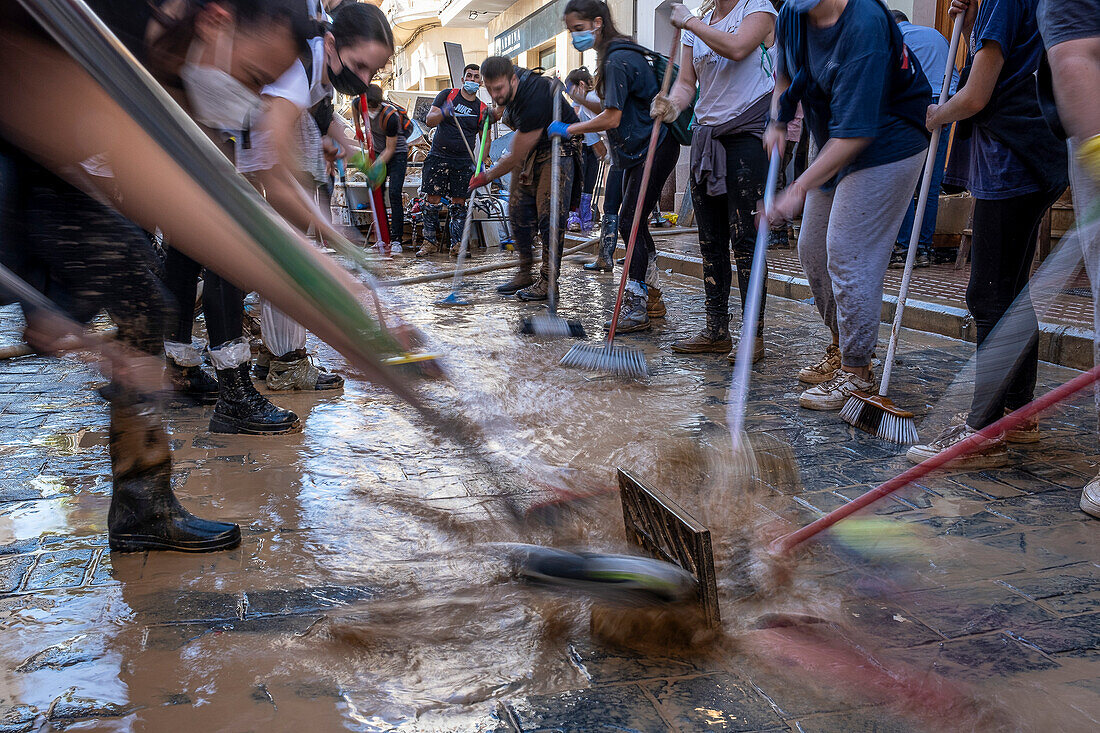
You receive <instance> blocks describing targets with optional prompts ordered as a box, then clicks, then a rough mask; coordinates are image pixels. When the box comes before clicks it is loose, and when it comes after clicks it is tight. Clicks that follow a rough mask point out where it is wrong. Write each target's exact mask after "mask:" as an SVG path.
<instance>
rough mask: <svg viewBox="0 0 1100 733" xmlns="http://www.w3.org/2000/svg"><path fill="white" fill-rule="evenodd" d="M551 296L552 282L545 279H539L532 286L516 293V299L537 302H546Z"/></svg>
mask: <svg viewBox="0 0 1100 733" xmlns="http://www.w3.org/2000/svg"><path fill="white" fill-rule="evenodd" d="M549 295H550V281H549V280H548V279H546V278H545V277H539V279H538V280H535V282H534V283H532V284H531V285H530V286H528V287H526V288H523V289H522V290H517V291H516V297H517V298H519V299H520V300H526V301H528V302H530V301H536V300H546V299H547V297H549Z"/></svg>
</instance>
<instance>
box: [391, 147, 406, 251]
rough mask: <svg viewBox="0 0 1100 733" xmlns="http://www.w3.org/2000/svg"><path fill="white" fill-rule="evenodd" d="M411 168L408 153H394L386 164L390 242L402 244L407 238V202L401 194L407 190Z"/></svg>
mask: <svg viewBox="0 0 1100 733" xmlns="http://www.w3.org/2000/svg"><path fill="white" fill-rule="evenodd" d="M408 167H409V159H408V157H407V154H406V153H402V152H397V153H394V156H393V158H392V159H391V160H390V162H389V163H387V164H386V182H385V186H386V193H388V194H389V205H390V242H396V243H398V244H400V243H401V241H402V239H403V238H404V236H405V201H404V199H402V198H401V192H402V191H403V190H404V188H405V172H406V171H407V170H408Z"/></svg>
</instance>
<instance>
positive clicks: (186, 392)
mask: <svg viewBox="0 0 1100 733" xmlns="http://www.w3.org/2000/svg"><path fill="white" fill-rule="evenodd" d="M167 369H168V381H169V382H171V384H172V389H173V390H174V392H175V394H176V395H177V396H179V397H182V398H184V399H186V400H188V401H190V402H193V403H195V404H198V405H212V404H214V403H215V402H217V401H218V380H216V379H214V378H213V377H211V376H210V375H209V374H207V373H206V371H205V370H204V369H203V368H202V367H201V366H191V367H184V366H180V365H178V364H176V363H175V362H174V361H172V359H171V358H169V359H168V367H167Z"/></svg>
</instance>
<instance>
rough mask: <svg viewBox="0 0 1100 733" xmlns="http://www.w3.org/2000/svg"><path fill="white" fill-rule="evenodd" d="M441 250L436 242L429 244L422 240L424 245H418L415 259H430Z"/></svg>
mask: <svg viewBox="0 0 1100 733" xmlns="http://www.w3.org/2000/svg"><path fill="white" fill-rule="evenodd" d="M442 251H443V250H441V249H440V247H439V243H438V242H429V241H428V240H427V239H425V240H424V244H422V245H420V249H418V250H416V256H417V257H430V256H431V255H437V254H439V253H440V252H442Z"/></svg>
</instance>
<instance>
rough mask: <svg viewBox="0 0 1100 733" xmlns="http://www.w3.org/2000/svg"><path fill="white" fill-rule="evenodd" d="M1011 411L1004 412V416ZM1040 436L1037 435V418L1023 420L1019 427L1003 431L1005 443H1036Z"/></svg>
mask: <svg viewBox="0 0 1100 733" xmlns="http://www.w3.org/2000/svg"><path fill="white" fill-rule="evenodd" d="M1010 412H1012V410H1008V409H1006V410H1005V414H1006V415H1007V414H1008V413H1010ZM1041 437H1042V436H1041V435H1040V434H1039V418H1038V417H1032V418H1030V419H1028V420H1025V421H1024V422H1023V423H1022V424H1021V425H1020V426H1019V427H1016V428H1013V429H1012V430H1006V431H1005V442H1006V443H1038V442H1039V440H1040V438H1041Z"/></svg>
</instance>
